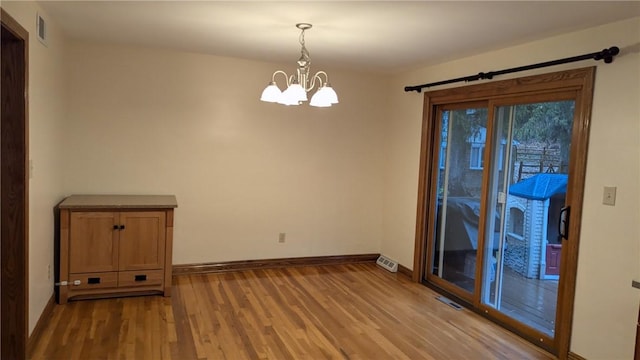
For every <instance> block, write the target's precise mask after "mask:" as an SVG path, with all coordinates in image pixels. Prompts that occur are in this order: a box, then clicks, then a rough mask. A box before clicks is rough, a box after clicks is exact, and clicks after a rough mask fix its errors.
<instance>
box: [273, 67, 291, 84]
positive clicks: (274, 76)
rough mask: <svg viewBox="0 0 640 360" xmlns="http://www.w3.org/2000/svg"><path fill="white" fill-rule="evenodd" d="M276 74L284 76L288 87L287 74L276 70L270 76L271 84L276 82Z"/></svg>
mask: <svg viewBox="0 0 640 360" xmlns="http://www.w3.org/2000/svg"><path fill="white" fill-rule="evenodd" d="M277 74H282V75H284V79H285V81H286V83H287V86H289V85H290V84H291V82H290V81H289V75H287V73H286V72H284V71H282V70H276V71H274V72H273V75H271V81H272V82H276V75H277Z"/></svg>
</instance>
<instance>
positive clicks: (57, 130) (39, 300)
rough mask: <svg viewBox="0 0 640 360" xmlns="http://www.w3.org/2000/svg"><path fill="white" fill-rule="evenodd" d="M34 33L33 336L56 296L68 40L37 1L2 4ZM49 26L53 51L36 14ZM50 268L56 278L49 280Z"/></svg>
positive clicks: (31, 64) (31, 146) (31, 83)
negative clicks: (39, 36)
mask: <svg viewBox="0 0 640 360" xmlns="http://www.w3.org/2000/svg"><path fill="white" fill-rule="evenodd" d="M2 8H3V9H5V11H6V12H7V13H8V14H9V15H11V17H13V18H14V19H15V20H16V21H18V23H20V25H22V27H24V28H25V29H26V30H27V31H28V32H29V158H30V159H31V160H32V162H33V173H32V175H33V177H32V178H31V180H30V181H29V333H31V331H32V330H33V328H34V327H35V324H36V322H37V321H38V319H39V318H40V314H41V313H42V310H43V309H44V307H45V305H46V304H47V301H48V300H49V299H50V298H51V296H52V294H53V264H54V261H53V243H54V238H53V237H54V217H53V209H54V207H55V205H56V204H57V203H58V202H59V201H60V200H62V198H63V193H62V170H61V167H60V166H61V164H62V146H63V143H62V142H61V138H62V132H61V129H62V124H63V122H64V121H65V115H66V97H65V94H66V74H65V73H64V69H65V67H64V59H65V57H64V54H65V46H66V44H65V40H64V38H63V36H62V34H61V32H60V30H59V28H58V27H57V26H56V24H55V23H54V22H53V21H52V20H51V19H50V18H49V17H48V16H47V14H46V13H45V12H44V11H42V9H41V8H40V7H39V6H38V5H37V4H35V3H33V2H8V1H3V2H2ZM37 12H39V13H40V15H41V16H42V17H44V18H45V20H46V21H47V24H48V35H49V38H48V46H47V47H45V46H44V45H42V44H41V43H40V42H39V41H38V39H37V38H36V35H35V34H36V29H35V24H36V13H37ZM49 266H51V268H52V269H51V271H52V273H51V278H49Z"/></svg>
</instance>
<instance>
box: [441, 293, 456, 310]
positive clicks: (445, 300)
mask: <svg viewBox="0 0 640 360" xmlns="http://www.w3.org/2000/svg"><path fill="white" fill-rule="evenodd" d="M436 299H437V300H439V301H442V302H443V303H445V304H447V305H449V306H451V307H452V308H454V309H456V310H462V306H460V305H459V304H457V303H455V302H453V301H451V300H449V299H447V298H446V297H444V296H437V297H436Z"/></svg>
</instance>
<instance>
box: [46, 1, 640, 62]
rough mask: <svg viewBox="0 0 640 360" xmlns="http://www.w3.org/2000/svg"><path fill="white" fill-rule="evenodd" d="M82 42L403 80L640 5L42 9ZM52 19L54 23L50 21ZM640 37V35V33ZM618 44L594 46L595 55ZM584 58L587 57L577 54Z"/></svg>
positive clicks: (188, 4)
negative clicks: (405, 74) (305, 61)
mask: <svg viewBox="0 0 640 360" xmlns="http://www.w3.org/2000/svg"><path fill="white" fill-rule="evenodd" d="M40 4H41V6H42V7H43V8H44V10H45V12H46V14H45V16H48V17H49V18H50V20H53V22H55V23H56V24H57V25H59V26H61V27H62V29H63V31H64V33H65V34H66V35H67V36H68V37H70V38H74V39H83V40H88V41H96V42H109V43H121V44H129V45H139V46H151V47H163V48H170V49H177V50H183V51H189V52H199V53H207V54H214V55H220V56H230V57H238V58H245V59H253V60H260V61H268V62H291V63H294V62H295V60H297V58H298V56H299V54H300V45H299V43H298V36H299V30H298V29H296V28H295V24H296V23H298V22H308V23H312V24H313V28H312V29H310V30H308V31H307V32H306V35H305V39H306V46H307V49H308V50H309V52H310V53H311V59H312V61H313V65H312V68H317V67H340V68H346V69H357V70H362V71H372V72H381V73H394V72H398V71H402V70H408V69H412V68H415V67H418V66H425V65H430V64H435V63H439V62H443V61H447V60H451V59H455V58H460V57H464V56H469V55H473V54H477V53H481V52H485V51H489V50H493V49H499V48H503V47H506V46H512V45H516V44H520V43H525V42H529V41H532V40H536V39H541V38H545V37H549V36H553V35H556V34H561V33H565V32H569V31H575V30H579V29H584V28H588V27H593V26H597V25H601V24H605V23H609V22H613V21H618V20H622V19H627V18H631V17H635V16H640V1H289V2H276V1H233V2H232V1H42V2H40ZM45 19H46V17H45ZM639 37H640V34H639ZM612 45H616V44H608V43H607V44H598V43H594V47H595V49H593V51H598V50H601V49H602V48H606V47H609V46H612ZM575 55H579V54H575Z"/></svg>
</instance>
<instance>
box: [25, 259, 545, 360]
mask: <svg viewBox="0 0 640 360" xmlns="http://www.w3.org/2000/svg"><path fill="white" fill-rule="evenodd" d="M172 294H173V296H172V297H171V298H163V297H160V296H145V297H131V298H119V299H104V300H85V301H74V302H70V303H68V304H66V305H56V306H55V308H54V311H53V315H52V317H51V319H49V320H48V322H47V323H46V328H45V330H44V331H43V336H42V337H41V338H40V339H39V341H38V342H37V343H36V344H35V347H34V348H33V352H32V354H31V357H30V358H32V359H154V360H155V359H181V360H183V359H184V360H188V359H234V360H235V359H305V358H306V359H354V360H355V359H552V358H553V357H552V356H550V355H549V354H547V353H545V352H544V351H542V350H541V349H539V348H537V347H535V346H533V345H531V344H529V343H527V342H526V341H524V340H522V339H521V338H519V337H517V336H516V335H514V334H512V333H510V332H508V331H506V330H504V329H502V328H500V327H499V326H498V325H496V324H494V323H491V322H490V321H488V320H486V319H484V318H482V317H480V316H478V315H477V314H474V313H473V312H471V311H468V310H466V309H463V310H461V311H457V310H455V309H453V308H451V307H449V306H447V305H445V304H443V303H441V302H439V301H437V300H436V299H435V298H436V296H437V294H436V293H434V292H433V291H432V290H430V289H428V288H426V287H425V286H423V285H420V284H417V283H412V282H410V281H409V279H407V278H405V277H404V276H403V275H397V274H391V273H389V272H387V271H385V270H382V269H380V268H379V267H377V266H376V265H375V264H373V263H364V264H349V265H331V266H307V267H293V268H284V269H260V270H248V271H241V272H229V273H219V274H201V275H182V276H177V277H174V285H173V289H172Z"/></svg>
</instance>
